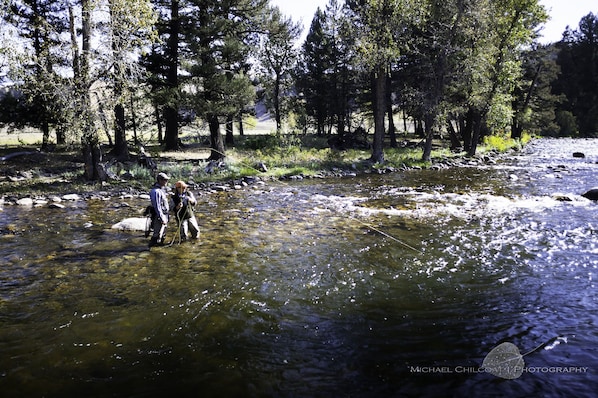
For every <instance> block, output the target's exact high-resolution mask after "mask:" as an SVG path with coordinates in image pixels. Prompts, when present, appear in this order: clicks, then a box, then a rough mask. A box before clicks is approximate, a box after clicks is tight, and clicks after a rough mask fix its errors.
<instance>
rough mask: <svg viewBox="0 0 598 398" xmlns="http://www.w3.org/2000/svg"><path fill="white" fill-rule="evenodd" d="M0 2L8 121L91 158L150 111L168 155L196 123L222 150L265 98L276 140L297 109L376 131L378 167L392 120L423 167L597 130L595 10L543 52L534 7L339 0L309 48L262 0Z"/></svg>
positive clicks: (94, 167)
mask: <svg viewBox="0 0 598 398" xmlns="http://www.w3.org/2000/svg"><path fill="white" fill-rule="evenodd" d="M1 4H2V7H3V9H4V10H6V12H5V13H4V18H3V20H2V24H3V37H2V40H1V41H0V73H1V74H0V77H1V78H2V79H3V80H4V81H5V82H9V83H10V84H11V86H10V88H9V89H6V88H5V89H4V90H3V94H2V95H1V98H0V100H1V101H2V103H3V107H2V111H1V112H0V122H2V123H3V124H4V125H12V126H14V127H22V126H31V127H35V128H39V129H40V130H41V131H43V133H44V134H43V135H44V144H46V143H47V142H49V140H50V134H51V132H52V131H53V132H54V133H55V135H56V141H57V142H58V143H64V142H66V141H76V140H82V144H83V147H84V148H87V149H85V153H86V154H87V155H90V154H92V153H97V152H98V149H97V147H98V145H99V143H100V141H101V140H102V137H104V136H105V137H106V138H107V139H108V141H109V144H110V145H112V146H113V147H114V151H113V153H114V154H115V155H116V156H124V157H126V156H128V145H129V144H128V141H127V128H128V123H130V122H128V121H130V120H131V119H132V118H133V116H134V115H135V112H136V111H137V109H136V107H138V108H143V109H145V108H148V107H150V108H153V109H154V112H153V115H154V116H153V123H152V124H153V125H154V126H156V127H157V129H158V139H159V141H160V142H161V143H162V144H163V145H164V147H165V148H166V149H174V150H176V149H178V148H179V146H180V138H179V127H180V126H181V125H183V124H184V123H186V122H188V121H191V120H193V119H194V117H196V118H197V119H199V120H201V121H203V125H205V126H207V130H208V131H209V137H210V148H211V150H212V151H211V155H210V159H221V158H223V157H224V156H225V154H226V145H234V141H233V139H232V132H233V130H232V121H233V120H235V119H238V120H239V121H240V123H242V115H243V114H244V113H246V112H247V111H248V110H249V109H251V108H252V107H253V106H254V105H255V104H256V103H257V102H259V101H260V100H262V99H264V98H265V99H266V104H268V106H269V109H270V110H271V113H272V115H273V118H274V120H275V122H276V131H277V132H278V133H280V132H281V131H282V125H283V123H284V120H285V118H286V116H287V115H290V114H292V113H300V114H303V115H305V117H306V120H305V121H304V124H303V126H304V127H303V131H308V130H310V127H311V128H312V130H313V131H314V132H315V133H316V134H319V135H324V134H332V133H334V132H336V134H337V136H338V137H339V138H338V140H340V141H341V142H346V141H345V140H346V137H347V136H350V135H351V134H353V132H354V131H355V130H357V129H358V128H359V129H361V130H362V131H366V130H369V129H370V126H373V143H372V145H371V151H372V154H371V160H372V161H373V162H383V161H384V147H385V146H386V145H387V143H386V142H387V137H388V135H387V134H390V143H391V145H396V137H395V135H394V133H395V118H396V117H400V118H402V119H403V122H404V123H403V129H404V130H407V129H409V130H410V131H411V132H415V133H416V134H419V136H420V138H421V139H422V141H423V142H424V143H425V145H424V151H423V155H422V156H423V159H424V160H428V159H429V154H430V149H431V145H432V140H433V138H434V137H436V136H439V135H444V136H448V137H450V139H451V144H452V146H453V147H454V148H457V147H462V148H464V149H465V150H466V151H467V152H468V153H469V155H474V154H475V153H476V148H477V145H478V143H479V142H480V141H481V140H482V138H483V137H484V136H485V135H488V134H503V135H509V134H510V135H512V136H513V137H515V138H517V137H520V136H521V134H522V133H523V132H524V131H527V132H533V133H539V134H552V135H555V134H558V135H581V136H591V135H594V134H596V132H597V131H598V116H596V115H598V112H597V108H596V107H597V106H598V105H597V104H598V101H597V97H598V94H597V92H596V91H597V90H598V89H597V87H598V71H597V68H598V66H597V65H598V64H597V63H596V61H595V60H596V58H597V56H598V55H597V54H598V48H597V44H596V43H598V21H597V17H596V16H595V15H594V14H592V13H590V14H588V15H587V16H585V17H584V18H582V20H581V21H580V24H579V28H578V29H575V30H573V29H568V30H567V31H566V32H564V34H563V39H562V40H561V41H560V42H558V43H555V44H552V45H539V43H537V42H536V39H537V32H538V29H539V28H540V27H541V24H542V23H543V22H544V21H545V20H546V19H547V14H546V10H545V9H544V8H543V6H542V5H541V4H540V3H539V1H538V0H499V1H494V0H443V1H439V0H425V1H416V0H346V1H345V2H342V1H341V0H330V1H329V3H328V5H327V6H326V8H325V9H323V10H322V9H318V10H317V11H316V13H315V15H314V18H313V20H312V23H311V26H310V28H309V31H308V32H307V35H306V39H305V41H304V42H303V43H302V44H299V43H297V42H296V40H297V39H298V37H299V34H300V26H299V25H298V24H297V23H296V22H293V20H292V16H285V15H283V14H282V13H281V12H280V10H279V9H277V8H276V7H272V6H271V5H269V4H268V1H267V0H227V1H219V2H215V1H210V0H152V1H151V2H150V0H144V1H137V2H134V3H131V2H127V1H124V0H101V1H94V2H91V1H90V0H79V1H77V2H73V3H68V4H67V3H61V2H58V3H56V2H51V1H49V0H3V2H2V3H1ZM8 35H11V37H14V39H15V42H17V43H19V45H18V46H15V47H14V48H13V47H11V46H10V45H9V44H8V40H9V39H10V37H8ZM259 93H261V94H263V93H265V94H266V95H265V96H264V97H258V94H259ZM133 98H142V101H140V103H139V104H136V103H135V102H134V100H133ZM106 109H108V110H111V111H112V112H106ZM127 114H129V116H127ZM408 121H409V125H408ZM223 123H225V124H226V126H227V129H226V132H227V134H226V138H227V139H226V142H225V141H224V140H223V138H222V134H221V125H222V124H223ZM162 126H164V127H165V130H164V134H162ZM370 132H371V131H370ZM112 137H114V142H112ZM90 162H91V164H90V166H89V171H88V172H87V173H86V175H87V176H88V178H92V179H94V178H95V179H102V178H103V176H102V175H101V173H98V166H99V165H101V162H102V159H101V154H100V153H98V154H97V155H94V156H90ZM100 171H101V170H100Z"/></svg>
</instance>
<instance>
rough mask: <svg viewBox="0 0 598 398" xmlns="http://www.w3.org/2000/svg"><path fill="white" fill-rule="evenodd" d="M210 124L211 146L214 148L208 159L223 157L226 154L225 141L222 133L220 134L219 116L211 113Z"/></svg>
mask: <svg viewBox="0 0 598 398" xmlns="http://www.w3.org/2000/svg"><path fill="white" fill-rule="evenodd" d="M208 124H209V126H210V148H211V149H212V152H211V153H210V157H209V158H208V160H220V159H223V158H224V157H225V156H226V155H225V154H224V141H223V140H222V134H220V121H219V120H218V116H216V115H209V116H208Z"/></svg>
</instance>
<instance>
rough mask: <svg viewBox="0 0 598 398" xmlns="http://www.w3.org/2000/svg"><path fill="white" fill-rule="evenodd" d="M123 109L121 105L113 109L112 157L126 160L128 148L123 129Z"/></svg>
mask: <svg viewBox="0 0 598 398" xmlns="http://www.w3.org/2000/svg"><path fill="white" fill-rule="evenodd" d="M125 128H126V127H125V107H124V106H123V105H122V104H116V106H115V107H114V151H113V153H114V155H115V156H116V157H117V158H118V159H122V160H126V159H128V158H129V148H128V147H127V137H126V129H125Z"/></svg>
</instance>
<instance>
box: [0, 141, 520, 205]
mask: <svg viewBox="0 0 598 398" xmlns="http://www.w3.org/2000/svg"><path fill="white" fill-rule="evenodd" d="M530 139H531V137H529V136H525V137H524V138H523V139H522V140H512V139H507V138H501V137H488V138H487V139H486V140H485V141H484V143H483V145H481V146H480V147H479V149H478V153H479V154H480V155H485V154H487V153H496V152H506V151H509V150H511V149H519V148H521V147H522V146H523V145H525V143H527V142H528V141H529V140H530ZM418 143H419V140H415V139H413V140H410V141H404V143H403V144H404V145H403V147H401V148H387V149H385V162H384V163H383V164H372V163H371V162H370V161H369V157H370V155H371V153H370V151H369V150H357V149H350V150H345V151H337V150H331V149H330V148H328V147H327V142H326V138H325V137H317V136H313V135H307V136H303V137H299V136H286V137H275V136H272V135H261V136H258V135H253V136H245V137H236V142H235V146H234V147H233V148H230V149H227V151H226V158H225V161H224V162H221V163H220V164H217V165H214V164H212V165H209V164H208V162H207V160H206V159H207V158H208V156H209V154H210V150H209V148H206V147H205V146H202V145H201V144H199V143H194V142H189V143H188V145H186V147H185V148H184V149H182V150H180V151H176V152H165V151H162V150H161V149H160V147H159V146H153V147H152V146H147V147H146V150H147V151H148V152H149V153H151V154H152V157H153V159H154V160H155V161H156V163H157V164H158V168H159V170H160V171H164V172H166V173H168V174H170V175H171V176H172V178H173V179H174V180H178V179H181V180H185V181H192V182H195V183H197V184H201V183H211V182H228V181H232V180H239V179H242V178H244V177H255V176H259V177H260V178H262V179H265V180H268V179H281V178H291V177H293V176H301V177H307V178H309V177H314V176H322V177H326V176H333V175H343V174H345V175H346V174H347V173H355V174H359V173H362V172H368V171H369V172H371V171H376V170H379V171H381V170H382V169H383V170H392V169H397V170H400V169H406V168H413V167H418V168H426V167H429V166H431V165H432V164H433V163H435V162H438V161H443V162H446V161H451V160H453V159H459V158H463V157H464V156H465V153H464V152H453V151H450V150H449V149H448V148H447V147H446V142H444V141H438V142H435V145H434V150H433V151H432V162H423V161H422V160H421V156H422V149H421V147H420V146H418V145H417V144H418ZM16 151H31V152H35V153H34V154H32V155H27V156H21V157H16V158H13V159H10V160H8V161H5V162H2V163H4V166H3V172H2V173H1V174H0V195H15V196H26V195H31V196H36V195H41V194H48V193H53V192H56V193H61V192H90V191H97V190H131V189H134V190H146V189H147V188H148V187H149V186H150V185H151V184H152V183H153V181H154V177H153V176H152V173H151V172H150V170H148V169H146V168H144V167H142V166H140V165H138V164H137V162H136V160H134V159H135V156H133V159H132V160H131V161H129V162H124V163H119V162H112V163H108V167H109V170H110V172H111V173H113V174H114V175H115V176H116V177H117V178H116V179H114V180H111V181H109V182H108V183H103V184H96V183H88V182H86V181H84V180H83V178H82V168H83V163H82V159H81V156H80V153H79V152H78V151H76V150H74V149H72V148H71V149H68V148H57V150H56V151H55V152H51V153H40V152H37V148H36V146H31V145H26V144H25V143H24V142H19V144H18V145H9V144H6V143H2V142H0V156H3V155H6V154H8V153H12V152H16ZM133 155H135V154H134V153H133ZM208 169H210V170H208Z"/></svg>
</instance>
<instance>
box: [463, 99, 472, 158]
mask: <svg viewBox="0 0 598 398" xmlns="http://www.w3.org/2000/svg"><path fill="white" fill-rule="evenodd" d="M473 114H474V112H473V109H472V108H469V110H468V111H467V114H466V115H465V117H464V118H463V117H462V118H461V120H460V123H461V124H462V126H461V135H462V136H463V149H464V150H465V151H467V152H468V153H469V150H470V149H471V140H472V137H473V124H474V122H473Z"/></svg>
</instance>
